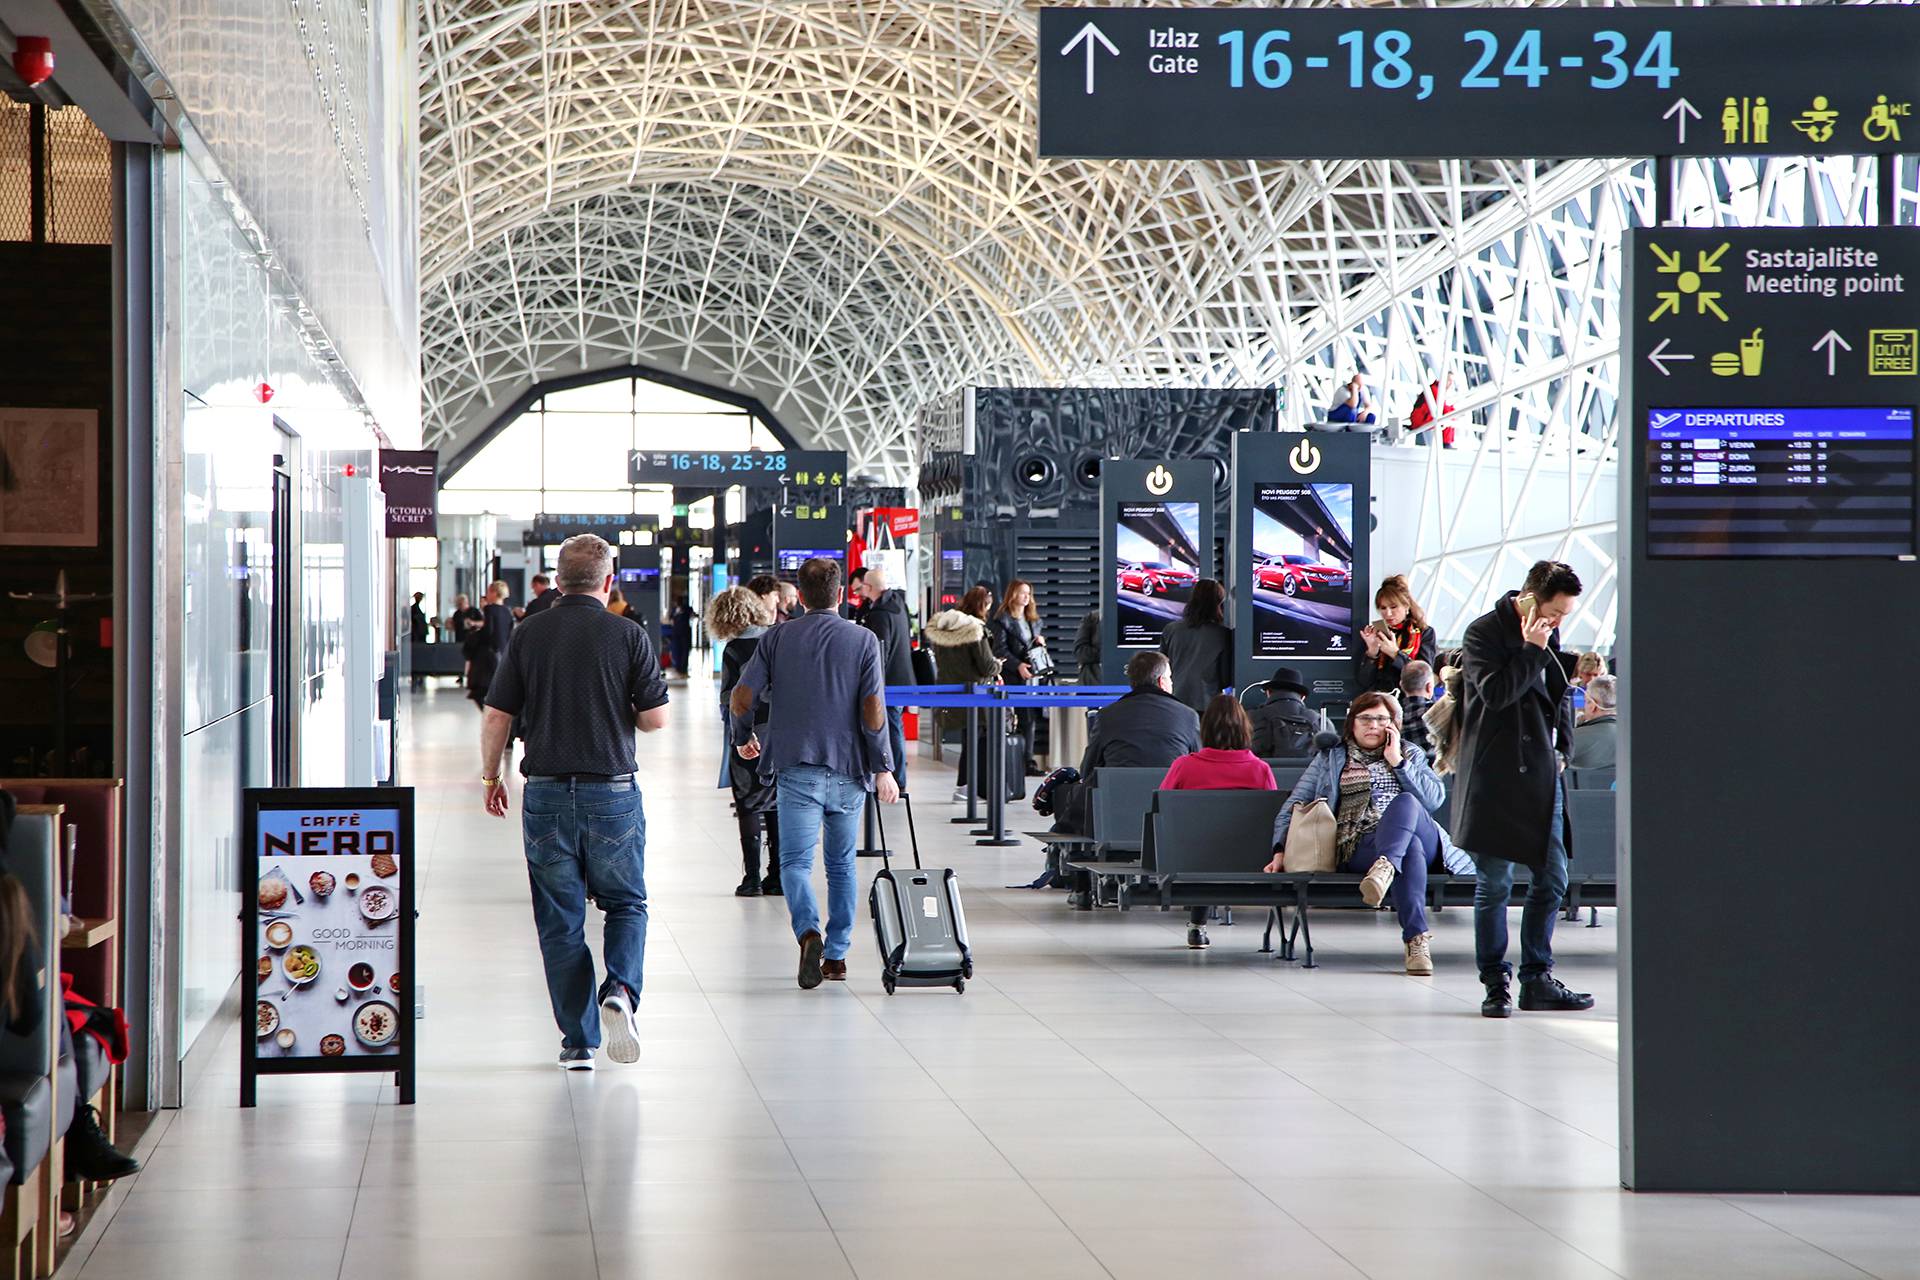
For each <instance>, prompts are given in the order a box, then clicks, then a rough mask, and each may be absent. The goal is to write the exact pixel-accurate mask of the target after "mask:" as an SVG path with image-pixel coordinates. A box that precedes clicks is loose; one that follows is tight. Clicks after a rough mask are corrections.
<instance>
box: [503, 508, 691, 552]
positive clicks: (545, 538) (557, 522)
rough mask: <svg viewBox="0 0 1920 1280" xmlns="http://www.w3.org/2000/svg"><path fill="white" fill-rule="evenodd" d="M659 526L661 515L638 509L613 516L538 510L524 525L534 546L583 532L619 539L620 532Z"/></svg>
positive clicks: (617, 540)
mask: <svg viewBox="0 0 1920 1280" xmlns="http://www.w3.org/2000/svg"><path fill="white" fill-rule="evenodd" d="M659 527H660V517H659V516H657V515H654V514H652V513H651V512H649V513H647V514H645V515H641V514H639V513H637V512H621V513H619V514H615V515H604V514H598V513H594V514H584V515H555V514H551V513H548V512H545V511H543V512H541V513H540V514H539V515H537V516H535V517H534V518H533V523H532V524H531V525H529V526H528V528H527V541H528V543H529V544H532V545H536V546H552V545H554V544H555V543H559V542H565V541H566V540H567V539H568V538H572V537H576V536H578V535H580V534H583V533H591V534H596V535H598V536H600V537H602V538H605V539H606V540H607V541H608V542H619V541H621V537H620V535H621V534H623V533H626V532H629V531H638V530H643V529H645V530H653V529H658V528H659Z"/></svg>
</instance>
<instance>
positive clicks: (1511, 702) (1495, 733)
mask: <svg viewBox="0 0 1920 1280" xmlns="http://www.w3.org/2000/svg"><path fill="white" fill-rule="evenodd" d="M1580 590H1581V588H1580V579H1579V577H1578V575H1576V574H1575V573H1574V571H1573V570H1572V569H1571V568H1569V567H1568V566H1566V565H1564V564H1561V563H1559V562H1558V561H1555V560H1542V561H1539V562H1538V563H1536V564H1535V565H1534V566H1533V568H1532V569H1530V570H1529V571H1528V572H1527V580H1526V583H1525V585H1524V586H1522V587H1521V589H1520V590H1519V591H1509V592H1508V593H1507V594H1506V595H1504V596H1502V597H1501V598H1500V599H1499V600H1498V601H1496V602H1495V603H1494V606H1493V611H1492V612H1491V613H1487V614H1484V615H1482V616H1481V617H1479V618H1477V619H1475V620H1474V622H1473V624H1472V625H1471V626H1469V627H1468V628H1467V642H1466V647H1465V649H1464V650H1463V651H1462V657H1461V682H1460V707H1459V710H1458V712H1457V713H1456V714H1457V715H1458V717H1459V723H1460V745H1459V752H1458V769H1459V774H1460V780H1459V782H1458V783H1457V784H1456V786H1455V788H1454V796H1453V799H1454V821H1455V825H1454V831H1453V834H1454V838H1455V839H1457V840H1458V841H1459V842H1460V844H1461V846H1462V847H1464V848H1466V849H1468V850H1470V851H1471V852H1472V853H1473V855H1474V860H1475V861H1476V862H1477V863H1478V864H1479V868H1480V870H1479V877H1478V879H1477V880H1476V882H1475V884H1474V889H1473V949H1474V955H1475V959H1476V960H1477V961H1478V962H1479V965H1480V981H1481V983H1482V984H1483V985H1484V986H1485V987H1486V989H1487V996H1486V1000H1485V1001H1484V1002H1483V1003H1482V1004H1481V1006H1480V1012H1481V1013H1483V1014H1485V1015H1486V1016H1487V1017H1489V1018H1505V1017H1510V1016H1512V1013H1513V999H1512V996H1511V995H1510V994H1509V993H1508V989H1507V978H1508V974H1509V973H1511V972H1512V970H1511V967H1510V966H1509V965H1508V964H1507V900H1508V898H1509V897H1510V896H1511V895H1512V893H1513V867H1514V864H1515V863H1521V864H1523V865H1525V866H1527V867H1530V868H1532V870H1533V883H1532V884H1531V885H1530V886H1529V887H1528V889H1527V903H1526V909H1525V910H1524V911H1523V912H1522V913H1521V916H1520V1007H1521V1008H1522V1009H1526V1010H1534V1009H1591V1008H1592V1007H1593V997H1592V996H1590V995H1586V994H1584V993H1581V992H1574V991H1569V990H1567V989H1566V987H1564V986H1562V985H1561V984H1560V982H1559V980H1558V979H1557V978H1555V977H1554V976H1553V922H1554V917H1555V915H1556V914H1558V912H1559V910H1560V900H1561V898H1562V897H1564V896H1565V894H1566V892H1567V851H1568V849H1569V848H1571V847H1572V832H1571V831H1570V830H1569V829H1568V825H1567V803H1566V783H1565V780H1564V779H1562V778H1561V776H1560V771H1561V770H1562V769H1563V768H1565V767H1566V761H1567V757H1568V755H1569V754H1570V753H1571V751H1572V744H1573V724H1572V718H1571V714H1570V713H1571V706H1570V703H1569V701H1568V699H1567V696H1566V695H1567V671H1566V667H1565V666H1564V665H1562V664H1561V662H1560V631H1559V628H1560V623H1561V622H1562V621H1563V620H1564V619H1565V618H1566V616H1567V615H1568V614H1569V613H1572V612H1573V607H1574V602H1575V601H1576V600H1577V599H1578V597H1579V595H1580Z"/></svg>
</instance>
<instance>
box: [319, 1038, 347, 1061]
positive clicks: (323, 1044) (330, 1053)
mask: <svg viewBox="0 0 1920 1280" xmlns="http://www.w3.org/2000/svg"><path fill="white" fill-rule="evenodd" d="M346 1051H347V1041H346V1038H345V1037H344V1036H321V1037H320V1056H321V1057H323V1058H337V1057H339V1056H340V1055H341V1054H343V1053H345V1052H346Z"/></svg>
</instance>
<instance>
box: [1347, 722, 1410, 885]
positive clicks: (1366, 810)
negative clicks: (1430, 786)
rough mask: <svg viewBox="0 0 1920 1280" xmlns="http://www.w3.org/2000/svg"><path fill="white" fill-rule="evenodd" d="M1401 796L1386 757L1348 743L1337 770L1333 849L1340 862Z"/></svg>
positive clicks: (1351, 852) (1397, 781) (1350, 855)
mask: <svg viewBox="0 0 1920 1280" xmlns="http://www.w3.org/2000/svg"><path fill="white" fill-rule="evenodd" d="M1399 794H1400V782H1399V780H1398V779H1397V778H1395V777H1394V776H1393V768H1392V766H1390V765H1389V764H1388V763H1387V760H1386V757H1385V755H1383V754H1382V753H1381V752H1378V751H1367V750H1364V749H1363V748H1361V747H1357V746H1355V745H1354V744H1352V743H1348V744H1347V763H1346V767H1345V768H1343V769H1341V770H1340V807H1339V812H1338V813H1337V814H1336V815H1335V821H1334V841H1335V844H1334V847H1335V848H1336V849H1337V850H1338V852H1339V855H1340V861H1341V862H1343V863H1344V862H1345V861H1346V860H1347V859H1348V858H1351V857H1352V856H1353V847H1354V846H1355V845H1357V844H1359V843H1360V837H1361V836H1364V835H1366V834H1367V832H1369V831H1371V830H1373V829H1374V828H1375V827H1377V826H1379V825H1380V815H1381V814H1383V813H1385V812H1386V811H1387V806H1388V805H1390V804H1392V803H1393V799H1394V797H1395V796H1397V795H1399Z"/></svg>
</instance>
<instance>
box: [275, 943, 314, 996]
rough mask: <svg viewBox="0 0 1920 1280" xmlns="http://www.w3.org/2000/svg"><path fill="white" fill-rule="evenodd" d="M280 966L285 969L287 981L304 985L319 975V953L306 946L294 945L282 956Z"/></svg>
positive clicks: (299, 985)
mask: <svg viewBox="0 0 1920 1280" xmlns="http://www.w3.org/2000/svg"><path fill="white" fill-rule="evenodd" d="M280 967H281V968H282V969H284V970H286V973H287V981H288V982H291V983H292V984H293V985H294V986H296V987H304V986H306V985H307V984H308V983H309V982H312V981H313V980H314V979H315V978H317V977H319V976H320V953H319V952H317V951H315V950H314V949H313V948H312V947H308V946H299V947H295V948H293V949H292V950H291V951H289V952H287V954H286V955H285V956H284V957H282V959H281V961H280Z"/></svg>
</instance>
